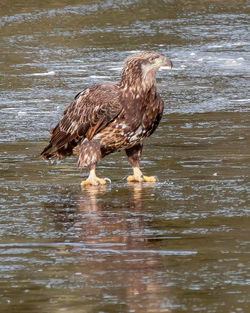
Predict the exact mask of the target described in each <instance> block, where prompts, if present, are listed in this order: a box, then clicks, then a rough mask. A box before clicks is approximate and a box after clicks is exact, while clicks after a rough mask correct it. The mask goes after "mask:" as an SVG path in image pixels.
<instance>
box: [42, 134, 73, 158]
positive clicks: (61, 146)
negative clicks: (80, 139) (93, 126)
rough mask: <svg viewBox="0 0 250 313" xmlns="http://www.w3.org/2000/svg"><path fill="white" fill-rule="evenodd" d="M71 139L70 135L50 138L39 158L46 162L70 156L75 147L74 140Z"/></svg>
mask: <svg viewBox="0 0 250 313" xmlns="http://www.w3.org/2000/svg"><path fill="white" fill-rule="evenodd" d="M72 137H73V136H72V135H70V134H67V135H66V136H62V137H61V138H60V137H59V138H53V137H52V138H51V140H50V143H49V144H48V146H46V147H45V148H44V150H43V151H42V153H41V157H42V158H43V159H47V160H48V159H53V158H57V159H62V158H65V157H67V156H70V155H72V153H73V148H74V147H75V146H76V143H75V140H74V138H72ZM55 139H57V140H55Z"/></svg>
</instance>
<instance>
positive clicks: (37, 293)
mask: <svg viewBox="0 0 250 313" xmlns="http://www.w3.org/2000/svg"><path fill="white" fill-rule="evenodd" d="M0 40H1V41H0V48H1V49H0V55H1V58H0V62H1V67H0V76H1V81H0V91H1V97H0V304H1V310H2V311H3V312H5V313H8V312H19V313H24V312H25V313H28V312H32V313H34V312H39V313H40V312H74V313H78V312H96V313H97V312H98V313H101V312H102V313H103V312H107V313H113V312H121V313H123V312H143V313H144V312H153V313H158V312H176V313H177V312H178V313H179V312H196V311H197V312H206V313H208V312H220V313H224V312H225V313H228V312H237V313H238V312H247V311H248V310H249V309H248V308H249V305H250V304H249V302H250V297H249V294H250V280H249V266H250V262H249V251H250V249H249V235H250V233H249V229H250V219H249V216H250V212H249V204H248V205H247V201H249V198H250V192H249V191H250V187H249V172H250V171H249V158H250V137H249V134H250V132H249V127H250V115H249V111H250V98H249V71H250V70H249V69H250V64H249V56H250V53H249V51H250V48H249V2H248V1H244V0H237V1H236V0H227V1H224V0H209V1H207V0H203V1H198V0H194V1H189V0H179V1H177V0H165V1H163V0H159V1H155V0H151V1H146V0H145V1H143V0H141V1H118V0H106V1H80V0H75V1H64V0H61V1H56V0H53V1H46V0H43V1H39V0H33V1H32V0H26V1H22V0H11V1H9V0H8V1H7V0H1V5H0ZM142 50H152V51H157V52H159V53H161V54H163V55H166V56H168V57H169V58H170V59H171V60H172V62H173V69H172V70H165V69H164V70H161V71H159V72H158V74H157V82H158V90H159V92H160V94H161V96H162V98H163V100H164V102H165V110H164V116H163V119H162V121H161V124H160V126H159V128H158V130H157V131H156V132H155V133H154V134H153V136H152V137H150V138H149V139H148V140H147V141H146V143H145V148H144V153H143V160H142V169H143V171H144V172H145V173H147V174H148V175H156V176H157V177H158V179H159V181H158V182H157V183H156V184H143V185H140V184H132V185H129V184H127V183H126V180H125V177H126V176H128V175H129V174H130V173H131V168H130V166H129V164H128V161H127V158H126V156H125V154H124V152H121V153H116V154H114V155H110V156H108V157H106V158H105V159H103V160H102V161H101V162H100V163H99V166H98V170H97V173H98V174H99V176H101V177H109V178H110V179H111V181H112V184H109V185H107V186H105V187H103V188H95V187H90V188H87V189H85V190H81V188H80V182H81V180H82V179H83V178H85V177H86V175H87V172H85V171H83V172H79V170H78V169H77V166H76V159H75V158H70V159H67V160H65V161H63V162H61V163H59V164H49V163H46V162H45V161H43V160H41V159H40V158H39V154H40V152H41V150H42V149H43V148H44V146H45V145H46V144H47V142H48V139H49V130H50V128H52V127H53V126H55V124H56V123H57V121H58V120H59V118H60V116H61V114H62V112H63V110H64V109H65V107H66V106H67V105H68V104H69V103H70V102H71V100H72V99H73V97H74V96H75V95H76V94H77V93H78V92H79V91H81V90H83V89H85V88H87V86H89V85H92V84H95V83H99V82H101V81H118V80H119V79H120V72H121V68H122V66H123V62H124V59H125V58H126V57H127V56H129V55H130V54H131V53H133V52H137V51H142Z"/></svg>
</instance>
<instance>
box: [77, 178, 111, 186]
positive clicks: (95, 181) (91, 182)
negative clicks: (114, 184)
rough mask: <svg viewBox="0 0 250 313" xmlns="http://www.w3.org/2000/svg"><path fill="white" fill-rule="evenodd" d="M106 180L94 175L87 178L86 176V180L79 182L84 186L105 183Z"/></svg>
mask: <svg viewBox="0 0 250 313" xmlns="http://www.w3.org/2000/svg"><path fill="white" fill-rule="evenodd" d="M106 183H107V182H106V180H105V179H102V178H99V177H96V178H95V179H89V178H87V179H86V180H83V181H82V182H81V186H82V187H83V186H86V185H92V186H98V185H106Z"/></svg>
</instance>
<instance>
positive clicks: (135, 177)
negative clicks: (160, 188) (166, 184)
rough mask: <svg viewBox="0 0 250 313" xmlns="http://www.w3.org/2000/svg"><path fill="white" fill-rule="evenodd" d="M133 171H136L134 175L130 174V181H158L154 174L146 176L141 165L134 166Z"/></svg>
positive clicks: (128, 179)
mask: <svg viewBox="0 0 250 313" xmlns="http://www.w3.org/2000/svg"><path fill="white" fill-rule="evenodd" d="M133 171H134V175H130V176H128V178H127V182H128V183H132V182H139V183H142V182H146V183H155V182H156V181H157V180H156V178H155V177H154V176H144V175H143V174H142V172H141V170H140V169H139V167H134V168H133Z"/></svg>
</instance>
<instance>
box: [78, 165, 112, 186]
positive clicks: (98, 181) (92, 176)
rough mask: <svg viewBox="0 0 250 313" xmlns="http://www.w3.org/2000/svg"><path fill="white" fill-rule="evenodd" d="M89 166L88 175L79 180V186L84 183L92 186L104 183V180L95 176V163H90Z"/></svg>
mask: <svg viewBox="0 0 250 313" xmlns="http://www.w3.org/2000/svg"><path fill="white" fill-rule="evenodd" d="M89 168H90V172H89V177H88V178H87V179H86V180H83V181H82V182H81V186H82V187H83V186H86V185H94V186H98V185H105V184H106V180H105V179H103V178H99V177H97V176H96V172H95V169H96V164H93V165H91V166H90V167H89Z"/></svg>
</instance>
